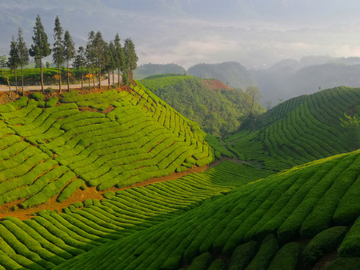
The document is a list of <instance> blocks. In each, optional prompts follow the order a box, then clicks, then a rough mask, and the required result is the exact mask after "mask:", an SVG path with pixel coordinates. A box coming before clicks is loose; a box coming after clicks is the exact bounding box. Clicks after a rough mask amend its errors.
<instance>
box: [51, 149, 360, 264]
mask: <svg viewBox="0 0 360 270" xmlns="http://www.w3.org/2000/svg"><path fill="white" fill-rule="evenodd" d="M359 173H360V151H356V152H352V153H350V154H345V155H340V156H334V157H331V158H328V159H323V160H318V161H315V162H312V163H309V164H307V165H303V166H300V167H295V168H292V169H291V170H288V171H286V172H282V173H279V174H276V175H272V176H269V177H267V178H264V179H262V180H261V181H257V182H254V183H251V184H248V185H244V186H241V187H238V188H236V189H234V190H233V191H231V192H230V193H227V194H226V195H225V196H221V197H219V198H216V199H215V200H210V201H207V202H204V203H202V204H201V205H200V206H199V207H197V208H195V209H193V210H191V211H188V212H187V213H185V214H183V215H180V216H178V217H175V218H173V219H170V220H168V221H165V222H163V223H160V224H158V225H156V226H154V227H152V228H149V229H147V230H146V231H141V232H138V233H135V234H133V235H130V236H127V237H125V238H123V239H121V240H116V241H114V242H111V243H108V244H104V245H103V246H101V247H99V248H98V249H96V250H94V251H90V252H88V253H86V254H83V255H80V256H78V257H76V258H75V259H71V260H69V261H68V262H65V263H63V264H60V265H59V266H58V267H57V268H55V269H89V268H91V269H111V268H113V269H126V270H129V269H179V268H181V266H185V265H189V262H192V264H195V265H198V266H196V267H195V266H194V267H193V266H190V267H189V269H210V268H208V267H209V265H210V263H211V262H212V263H213V264H214V265H222V264H224V265H225V262H222V263H221V262H217V261H216V260H215V259H216V258H218V256H217V255H216V254H219V253H222V254H223V256H229V258H232V259H231V260H230V264H229V265H231V266H230V267H232V268H230V269H296V268H295V267H296V265H299V263H300V264H301V265H302V266H304V267H305V268H304V269H309V268H307V267H310V266H313V265H314V264H315V262H316V261H317V260H318V259H319V258H320V257H321V256H322V255H323V254H326V253H327V252H330V251H333V250H334V249H335V250H336V248H337V246H338V245H340V247H339V249H338V255H339V256H340V257H341V259H339V260H343V261H348V260H352V259H347V258H348V257H349V256H360V249H359V248H360V241H359V240H360V238H359V237H360V234H359V228H360V225H359V224H360V222H359V220H360V219H357V218H358V217H359V215H360V205H359V203H358V201H355V200H354V199H355V197H354V195H355V193H356V194H358V192H359V191H358V190H359V189H358V188H357V187H358V185H359V183H360V178H359ZM354 221H356V222H355V224H354V225H353V226H352V228H351V229H350V230H349V229H348V227H346V225H350V224H352V223H353V222H354ZM344 225H345V226H344ZM299 236H301V237H303V238H305V239H309V240H308V241H307V243H309V244H308V245H307V246H306V248H305V249H303V250H302V249H301V248H300V244H299V243H298V242H297V238H298V237H299ZM294 241H295V242H294ZM300 252H301V253H302V258H303V259H302V261H301V262H299V258H300V257H299V254H300ZM204 254H205V255H204ZM206 254H207V255H206ZM199 255H200V257H197V256H199ZM111 258H116V260H113V259H111ZM220 258H221V257H220ZM282 258H286V260H285V259H282ZM239 260H240V261H239ZM199 261H200V262H199ZM203 264H205V265H206V266H205V267H204V266H203ZM335 264H336V262H335ZM199 265H200V266H199ZM213 267H214V268H215V266H213ZM283 267H285V268H283ZM329 267H330V266H329ZM334 267H335V266H331V267H330V269H341V268H334ZM215 269H219V268H215ZM220 269H225V268H220ZM301 269H302V268H301ZM348 269H356V268H348Z"/></svg>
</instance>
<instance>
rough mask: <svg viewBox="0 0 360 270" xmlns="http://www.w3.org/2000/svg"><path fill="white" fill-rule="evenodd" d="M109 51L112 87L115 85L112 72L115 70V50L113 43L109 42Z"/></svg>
mask: <svg viewBox="0 0 360 270" xmlns="http://www.w3.org/2000/svg"><path fill="white" fill-rule="evenodd" d="M109 49H110V53H111V59H110V66H111V72H112V81H113V85H114V84H115V81H114V70H115V69H116V67H117V66H116V57H117V55H116V48H115V45H114V42H112V41H110V43H109Z"/></svg>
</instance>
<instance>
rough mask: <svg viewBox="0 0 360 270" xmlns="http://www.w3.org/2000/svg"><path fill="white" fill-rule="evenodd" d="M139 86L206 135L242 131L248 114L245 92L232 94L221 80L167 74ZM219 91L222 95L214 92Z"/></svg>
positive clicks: (150, 79)
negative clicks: (186, 118)
mask: <svg viewBox="0 0 360 270" xmlns="http://www.w3.org/2000/svg"><path fill="white" fill-rule="evenodd" d="M140 82H141V83H142V84H144V86H145V87H147V88H148V89H150V90H151V91H152V92H153V93H154V94H156V95H157V96H158V97H160V98H161V99H163V100H164V101H166V102H167V103H168V104H169V105H171V106H172V107H173V108H175V109H176V110H177V111H179V112H180V113H181V114H183V115H185V116H186V117H188V118H189V119H191V120H194V121H196V122H198V123H199V124H200V126H201V128H202V129H203V130H204V131H205V132H207V133H211V134H213V135H216V136H226V135H228V134H230V133H233V132H235V131H236V130H237V129H238V128H239V127H240V124H241V120H240V117H242V116H244V115H247V114H248V113H249V112H248V110H249V102H248V101H249V99H248V96H247V95H246V94H245V92H244V91H242V90H234V91H230V90H229V87H227V86H226V85H224V84H223V83H222V82H221V81H219V80H215V79H200V78H197V77H193V76H189V75H188V76H183V75H181V76H179V75H176V74H168V75H166V74H164V75H154V76H150V77H147V78H145V79H144V80H141V81H140ZM218 88H220V90H221V91H214V90H218ZM255 107H256V108H255V113H256V114H260V113H262V112H264V108H263V107H262V106H261V105H260V104H256V106H255Z"/></svg>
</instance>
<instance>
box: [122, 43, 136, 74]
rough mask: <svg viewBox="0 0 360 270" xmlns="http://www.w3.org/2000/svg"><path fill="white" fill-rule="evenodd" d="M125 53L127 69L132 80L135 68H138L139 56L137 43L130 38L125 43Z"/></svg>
mask: <svg viewBox="0 0 360 270" xmlns="http://www.w3.org/2000/svg"><path fill="white" fill-rule="evenodd" d="M124 55H125V59H126V60H125V63H126V71H127V73H128V77H129V78H130V81H131V80H132V79H133V70H135V69H136V68H137V61H138V59H139V58H138V57H137V55H136V52H135V45H134V43H133V42H132V40H131V39H130V38H128V39H126V40H125V44H124Z"/></svg>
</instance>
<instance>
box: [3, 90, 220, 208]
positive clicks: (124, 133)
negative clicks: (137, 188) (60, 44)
mask: <svg viewBox="0 0 360 270" xmlns="http://www.w3.org/2000/svg"><path fill="white" fill-rule="evenodd" d="M62 96H63V97H62V98H61V99H60V103H59V104H57V102H58V100H57V97H53V98H50V99H49V100H47V101H43V100H41V99H42V98H43V95H41V94H39V93H37V94H35V95H34V96H33V97H34V98H36V99H39V101H37V100H35V99H30V100H28V98H27V97H22V98H20V99H18V100H17V101H15V102H12V103H7V104H5V105H1V106H0V117H1V119H0V149H1V154H0V205H3V204H5V203H9V202H12V201H16V200H20V201H18V204H19V205H20V206H21V207H23V208H29V207H32V206H35V205H39V204H42V203H46V202H47V201H48V200H49V199H50V198H51V197H54V196H56V197H57V201H58V202H63V201H65V200H66V199H67V198H69V197H70V196H71V195H72V194H73V193H74V192H75V191H76V190H77V189H79V188H81V189H85V188H86V187H87V186H92V187H97V189H98V190H100V191H105V190H108V189H110V188H111V187H113V186H117V187H118V188H121V187H124V186H130V185H132V184H134V183H137V182H142V181H145V180H147V179H150V178H154V177H161V176H165V175H169V174H171V173H173V172H174V171H177V172H181V171H186V170H187V168H188V167H193V165H196V166H203V165H205V164H208V163H210V162H212V161H213V158H214V153H213V149H212V148H211V147H210V146H209V145H208V144H207V143H206V142H205V139H204V137H205V136H206V134H205V133H204V132H203V131H201V130H200V129H199V127H198V124H197V123H194V122H192V121H190V120H188V119H186V118H185V117H184V116H182V115H181V114H179V113H178V112H176V111H175V110H174V109H172V108H171V107H170V106H168V105H167V104H166V103H165V102H163V101H161V100H160V99H159V98H158V97H156V96H155V95H153V94H152V93H151V92H150V91H148V90H147V89H145V88H142V87H138V86H136V87H133V90H131V91H130V92H128V91H120V92H118V91H116V90H111V91H105V92H103V93H92V94H85V95H79V94H78V92H76V91H71V92H67V93H64V94H63V95H62ZM184 164H185V165H184Z"/></svg>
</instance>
